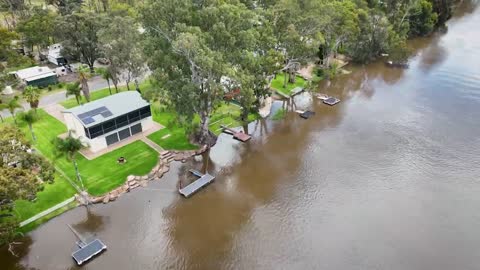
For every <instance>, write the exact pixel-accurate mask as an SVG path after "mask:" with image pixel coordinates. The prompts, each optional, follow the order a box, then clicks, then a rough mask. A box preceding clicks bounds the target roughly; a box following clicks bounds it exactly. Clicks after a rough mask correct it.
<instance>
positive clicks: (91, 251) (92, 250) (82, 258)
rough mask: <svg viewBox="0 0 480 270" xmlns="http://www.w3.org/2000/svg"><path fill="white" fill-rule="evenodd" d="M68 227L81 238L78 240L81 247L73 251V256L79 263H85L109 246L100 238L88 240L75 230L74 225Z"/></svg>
mask: <svg viewBox="0 0 480 270" xmlns="http://www.w3.org/2000/svg"><path fill="white" fill-rule="evenodd" d="M68 227H69V228H70V230H72V232H73V233H74V234H75V236H77V238H78V239H79V240H78V241H77V242H76V244H77V246H78V247H79V249H78V250H76V251H74V252H73V253H72V257H73V259H74V260H75V262H76V263H77V265H82V264H83V263H85V262H88V261H89V260H90V259H92V258H93V257H95V256H96V255H98V254H100V253H102V252H103V251H104V250H106V249H107V246H106V245H105V244H104V243H103V242H102V241H101V240H100V239H93V240H92V241H87V240H86V239H85V238H83V237H82V236H81V235H80V234H79V233H78V232H77V231H75V229H73V228H72V226H70V225H68Z"/></svg>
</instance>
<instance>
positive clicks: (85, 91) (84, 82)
mask: <svg viewBox="0 0 480 270" xmlns="http://www.w3.org/2000/svg"><path fill="white" fill-rule="evenodd" d="M82 92H83V95H84V96H85V99H86V100H87V102H90V89H89V87H88V81H87V80H85V79H83V80H82Z"/></svg>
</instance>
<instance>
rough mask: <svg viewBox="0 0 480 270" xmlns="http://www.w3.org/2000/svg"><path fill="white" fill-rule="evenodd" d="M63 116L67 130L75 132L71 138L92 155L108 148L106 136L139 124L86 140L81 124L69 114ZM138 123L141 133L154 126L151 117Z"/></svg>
mask: <svg viewBox="0 0 480 270" xmlns="http://www.w3.org/2000/svg"><path fill="white" fill-rule="evenodd" d="M63 116H64V118H65V123H66V125H67V128H68V130H73V131H75V132H74V133H72V136H73V137H74V138H78V139H80V140H81V141H82V142H83V143H84V144H85V145H87V147H88V148H89V149H90V151H92V152H94V153H95V152H99V151H101V150H103V149H106V148H107V147H108V145H107V141H106V139H105V137H107V136H108V135H111V134H114V133H116V132H118V131H120V130H122V129H125V128H127V127H131V126H133V125H136V124H138V123H139V122H137V123H134V124H132V125H128V126H125V127H122V128H121V129H118V130H115V131H112V132H109V133H106V134H104V135H102V136H99V137H96V138H94V139H89V138H87V136H86V134H85V129H84V127H83V125H82V123H81V122H80V121H79V120H78V119H77V118H76V117H75V116H73V115H72V114H71V113H64V114H63ZM140 123H141V125H142V131H143V132H144V131H146V130H149V129H151V128H153V125H154V123H153V119H152V117H151V116H150V117H147V118H144V119H142V120H141V121H140ZM137 135H138V134H137Z"/></svg>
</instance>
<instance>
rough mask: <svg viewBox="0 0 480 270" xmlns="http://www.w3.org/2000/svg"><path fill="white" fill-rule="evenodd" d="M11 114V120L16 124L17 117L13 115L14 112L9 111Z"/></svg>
mask: <svg viewBox="0 0 480 270" xmlns="http://www.w3.org/2000/svg"><path fill="white" fill-rule="evenodd" d="M10 113H11V114H12V116H13V122H14V123H15V125H16V124H17V118H16V117H15V112H10Z"/></svg>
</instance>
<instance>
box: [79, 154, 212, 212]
mask: <svg viewBox="0 0 480 270" xmlns="http://www.w3.org/2000/svg"><path fill="white" fill-rule="evenodd" d="M207 149H208V148H207V146H203V147H202V148H200V149H199V150H196V151H172V152H171V151H164V152H161V153H160V156H159V159H158V160H159V161H158V163H157V165H156V166H155V167H153V169H152V170H151V171H150V172H149V173H148V174H146V175H143V176H136V175H129V176H128V177H127V180H126V181H125V183H124V184H123V185H121V186H120V187H118V188H116V189H114V190H112V191H110V192H108V193H107V194H105V195H103V196H89V195H88V196H85V195H83V196H80V195H78V194H77V195H75V198H76V199H77V201H78V202H79V203H80V204H85V201H86V200H85V198H86V197H88V200H89V202H90V203H94V204H96V203H108V202H112V201H115V200H116V199H117V198H118V197H120V196H121V195H122V194H125V193H127V192H130V191H132V190H134V189H136V188H138V187H146V186H147V185H148V182H149V181H153V180H156V179H160V178H162V177H163V175H164V174H166V173H167V172H168V171H169V170H170V163H171V162H172V161H181V162H186V160H187V159H188V158H190V157H193V156H196V155H200V154H202V153H204V152H205V151H207Z"/></svg>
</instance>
